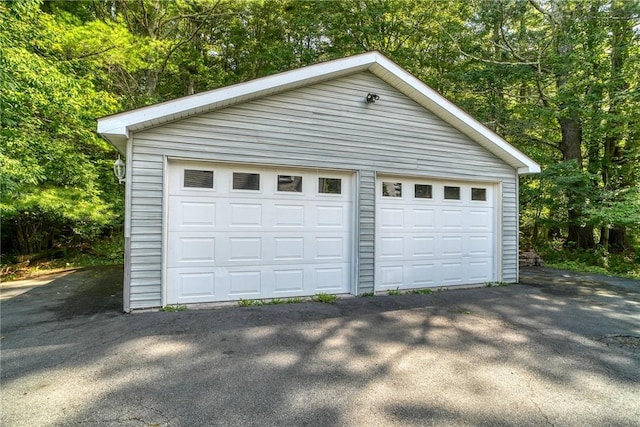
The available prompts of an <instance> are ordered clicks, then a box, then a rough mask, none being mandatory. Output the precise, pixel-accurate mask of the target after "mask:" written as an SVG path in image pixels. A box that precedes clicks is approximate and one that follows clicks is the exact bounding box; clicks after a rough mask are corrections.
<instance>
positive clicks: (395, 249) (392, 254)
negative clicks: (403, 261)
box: [380, 237, 405, 259]
mask: <svg viewBox="0 0 640 427" xmlns="http://www.w3.org/2000/svg"><path fill="white" fill-rule="evenodd" d="M380 242H381V243H382V245H381V248H380V258H383V259H384V258H399V257H404V256H405V252H404V251H405V244H404V237H381V238H380Z"/></svg>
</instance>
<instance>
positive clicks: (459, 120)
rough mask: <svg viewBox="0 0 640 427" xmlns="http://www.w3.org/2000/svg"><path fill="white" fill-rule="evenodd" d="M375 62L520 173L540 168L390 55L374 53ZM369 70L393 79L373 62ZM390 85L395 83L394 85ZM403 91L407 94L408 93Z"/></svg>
mask: <svg viewBox="0 0 640 427" xmlns="http://www.w3.org/2000/svg"><path fill="white" fill-rule="evenodd" d="M376 64H377V65H379V66H380V67H381V68H382V69H383V70H384V71H387V72H388V73H391V74H392V75H394V76H395V77H397V78H398V79H400V80H401V81H402V82H403V83H405V84H407V85H408V86H409V87H410V88H412V89H414V90H415V91H417V92H418V93H419V94H420V96H419V97H416V96H415V95H413V96H411V97H412V98H413V99H414V100H415V101H417V102H419V103H420V104H421V105H423V106H425V107H426V108H427V109H429V110H430V111H431V112H433V113H434V114H435V115H437V116H438V117H440V118H441V119H443V120H445V121H446V122H448V123H449V124H451V125H452V126H454V127H455V128H457V129H458V130H460V131H461V132H463V133H464V134H466V135H467V136H469V137H470V138H471V139H473V140H474V141H476V142H477V143H479V144H480V145H482V146H483V147H485V148H486V149H487V150H489V151H491V152H492V153H494V154H495V155H496V156H497V157H498V158H501V159H503V160H504V161H506V162H507V163H508V164H510V165H512V166H514V167H516V169H517V170H518V174H520V175H523V174H530V173H539V172H540V165H539V164H537V163H536V162H535V161H533V160H532V159H531V158H529V157H528V156H527V155H526V154H524V153H522V152H521V151H520V150H518V149H517V148H515V147H514V146H512V145H511V144H509V143H508V142H507V141H505V140H504V139H503V138H501V137H500V136H499V135H497V134H496V133H494V132H493V131H491V130H490V129H489V128H487V127H486V126H484V125H483V124H482V123H480V122H478V121H477V120H476V119H474V118H473V117H471V116H470V115H469V114H467V113H466V112H465V111H464V110H462V109H461V108H460V107H458V106H457V105H455V104H453V103H452V102H451V101H449V100H448V99H446V98H445V97H443V96H442V95H440V94H439V93H438V92H436V91H435V90H433V89H432V88H430V87H429V86H427V85H426V84H424V83H423V82H422V81H420V80H419V79H418V78H416V77H415V76H413V75H412V74H411V73H409V72H407V71H406V70H404V69H403V68H401V67H400V66H398V65H397V64H396V63H394V62H393V61H391V60H390V59H388V58H386V57H385V56H383V55H381V54H379V53H377V58H376ZM371 71H372V72H373V73H374V74H376V75H378V76H379V77H381V78H382V79H383V80H385V81H387V82H388V83H390V84H392V85H394V84H393V82H391V81H389V78H388V76H385V73H384V72H383V71H382V70H380V69H379V68H377V67H376V66H372V67H371ZM394 86H396V87H397V85H394ZM397 88H398V89H399V90H400V91H402V92H404V93H405V94H407V91H406V88H405V89H404V90H403V88H402V87H397ZM407 95H408V96H409V94H407Z"/></svg>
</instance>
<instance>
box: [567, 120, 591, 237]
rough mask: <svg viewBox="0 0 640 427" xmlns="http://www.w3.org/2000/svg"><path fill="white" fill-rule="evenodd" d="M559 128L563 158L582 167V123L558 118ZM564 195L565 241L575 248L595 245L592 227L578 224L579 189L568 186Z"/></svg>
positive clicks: (579, 215) (580, 197) (580, 217)
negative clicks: (566, 201)
mask: <svg viewBox="0 0 640 427" xmlns="http://www.w3.org/2000/svg"><path fill="white" fill-rule="evenodd" d="M558 122H559V123H560V130H561V132H562V140H561V142H560V150H561V151H562V157H563V160H575V161H577V162H578V166H579V167H580V168H581V167H582V160H583V159H582V125H581V124H580V121H579V120H578V119H577V118H575V117H568V118H560V119H558ZM565 195H566V196H567V199H568V201H569V206H573V207H570V208H569V210H568V235H567V243H568V244H570V245H574V246H575V247H577V248H583V249H586V248H592V247H594V246H595V241H594V239H593V227H585V226H582V225H580V221H581V219H582V217H583V214H582V209H581V207H580V206H579V205H580V204H581V199H582V196H581V195H580V189H577V188H572V187H569V188H567V190H566V193H565Z"/></svg>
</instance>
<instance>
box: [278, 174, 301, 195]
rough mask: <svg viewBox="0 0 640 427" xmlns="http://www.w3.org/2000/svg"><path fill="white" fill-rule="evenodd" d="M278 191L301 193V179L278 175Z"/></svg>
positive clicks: (299, 177)
mask: <svg viewBox="0 0 640 427" xmlns="http://www.w3.org/2000/svg"><path fill="white" fill-rule="evenodd" d="M278 191H288V192H290V193H302V177H301V176H294V175H278Z"/></svg>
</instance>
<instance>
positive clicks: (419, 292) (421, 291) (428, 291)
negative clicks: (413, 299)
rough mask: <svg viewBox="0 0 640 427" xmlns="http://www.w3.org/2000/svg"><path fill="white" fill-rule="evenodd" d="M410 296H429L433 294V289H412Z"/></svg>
mask: <svg viewBox="0 0 640 427" xmlns="http://www.w3.org/2000/svg"><path fill="white" fill-rule="evenodd" d="M409 293H410V294H416V295H429V294H432V293H433V289H429V288H424V289H412V290H410V291H409Z"/></svg>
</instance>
